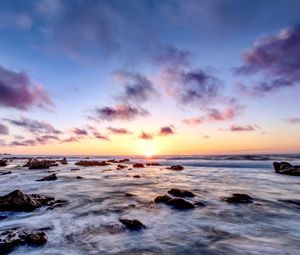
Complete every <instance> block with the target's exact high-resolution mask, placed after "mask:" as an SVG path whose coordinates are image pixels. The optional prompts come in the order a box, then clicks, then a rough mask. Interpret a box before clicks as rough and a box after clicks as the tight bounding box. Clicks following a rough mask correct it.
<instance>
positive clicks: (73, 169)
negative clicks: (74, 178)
mask: <svg viewBox="0 0 300 255" xmlns="http://www.w3.org/2000/svg"><path fill="white" fill-rule="evenodd" d="M70 170H71V171H78V170H80V168H71V169H70Z"/></svg>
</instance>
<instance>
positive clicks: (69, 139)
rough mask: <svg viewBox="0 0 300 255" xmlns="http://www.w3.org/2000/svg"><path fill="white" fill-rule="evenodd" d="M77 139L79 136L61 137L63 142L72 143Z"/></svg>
mask: <svg viewBox="0 0 300 255" xmlns="http://www.w3.org/2000/svg"><path fill="white" fill-rule="evenodd" d="M79 140H80V138H78V137H75V136H71V137H69V138H66V139H63V140H62V142H63V143H73V142H78V141H79Z"/></svg>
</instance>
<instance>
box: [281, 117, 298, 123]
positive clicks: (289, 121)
mask: <svg viewBox="0 0 300 255" xmlns="http://www.w3.org/2000/svg"><path fill="white" fill-rule="evenodd" d="M283 120H284V121H287V122H288V123H290V124H300V118H287V119H283Z"/></svg>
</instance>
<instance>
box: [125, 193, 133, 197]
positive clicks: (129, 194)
mask: <svg viewBox="0 0 300 255" xmlns="http://www.w3.org/2000/svg"><path fill="white" fill-rule="evenodd" d="M124 196H125V197H134V196H135V195H133V194H131V193H125V195H124Z"/></svg>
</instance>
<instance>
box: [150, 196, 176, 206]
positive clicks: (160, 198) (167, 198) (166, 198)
mask: <svg viewBox="0 0 300 255" xmlns="http://www.w3.org/2000/svg"><path fill="white" fill-rule="evenodd" d="M171 199H172V198H171V197H170V196H168V195H164V196H158V197H156V198H155V199H154V202H155V203H164V204H165V203H167V202H168V201H170V200H171Z"/></svg>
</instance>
